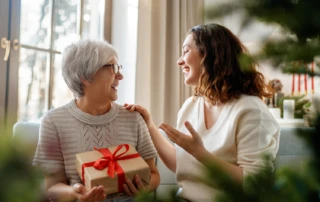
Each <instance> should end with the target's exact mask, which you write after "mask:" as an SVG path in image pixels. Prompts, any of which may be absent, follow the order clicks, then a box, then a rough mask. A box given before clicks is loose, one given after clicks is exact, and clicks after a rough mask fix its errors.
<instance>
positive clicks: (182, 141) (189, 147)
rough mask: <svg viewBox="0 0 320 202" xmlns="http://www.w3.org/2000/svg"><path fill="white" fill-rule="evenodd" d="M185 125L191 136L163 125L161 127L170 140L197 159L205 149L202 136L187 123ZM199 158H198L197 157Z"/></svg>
mask: <svg viewBox="0 0 320 202" xmlns="http://www.w3.org/2000/svg"><path fill="white" fill-rule="evenodd" d="M184 125H185V126H186V128H187V129H188V131H189V132H190V134H191V135H187V134H184V133H181V132H180V131H178V130H176V129H175V128H173V127H172V126H170V125H168V124H165V123H162V124H161V125H160V126H159V127H160V128H161V129H162V130H163V131H164V132H165V133H166V134H167V136H168V138H169V139H170V140H171V141H173V142H174V143H176V144H177V145H179V146H180V147H181V148H183V149H184V150H185V151H187V152H188V153H190V154H191V155H192V156H194V157H196V156H197V154H199V153H200V152H202V151H203V150H204V149H205V148H204V146H203V142H202V140H201V137H200V135H199V134H198V133H197V132H196V131H195V130H194V128H193V127H192V125H191V124H190V123H189V122H188V121H186V122H184ZM196 158H197V157H196Z"/></svg>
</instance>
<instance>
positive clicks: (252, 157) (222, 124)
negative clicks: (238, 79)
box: [176, 95, 280, 202]
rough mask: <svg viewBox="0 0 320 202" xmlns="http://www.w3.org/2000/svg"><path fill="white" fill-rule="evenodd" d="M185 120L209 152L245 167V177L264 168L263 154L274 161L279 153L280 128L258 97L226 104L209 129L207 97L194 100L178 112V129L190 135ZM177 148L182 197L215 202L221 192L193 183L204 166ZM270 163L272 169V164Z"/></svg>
mask: <svg viewBox="0 0 320 202" xmlns="http://www.w3.org/2000/svg"><path fill="white" fill-rule="evenodd" d="M185 121H189V122H190V123H191V124H192V126H193V127H194V128H195V130H196V131H197V132H198V133H199V134H200V136H201V138H202V141H203V143H204V146H205V148H206V149H207V150H208V151H209V152H211V153H212V154H214V155H215V156H216V157H218V158H220V159H222V160H224V161H227V162H229V163H231V164H234V165H237V166H239V167H241V168H243V172H244V176H246V175H248V174H250V173H254V172H257V171H258V170H259V169H260V168H261V167H262V166H263V162H264V161H263V158H262V155H263V154H270V155H271V156H272V157H273V158H275V156H276V153H277V151H278V147H279V135H280V127H279V125H278V123H277V121H276V120H275V119H274V118H273V117H272V115H271V114H270V113H269V110H268V108H267V106H266V105H265V103H264V102H262V101H261V100H260V99H259V98H258V97H255V96H247V95H242V96H241V97H240V99H235V100H233V101H230V102H228V103H226V104H225V106H224V107H223V109H222V112H221V114H220V116H219V118H218V120H217V122H216V123H215V124H214V125H213V126H212V127H211V128H210V129H206V126H205V121H204V98H203V97H197V98H195V101H193V97H191V98H189V99H188V100H186V102H185V103H184V105H183V106H182V108H181V110H180V111H179V114H178V122H177V129H178V130H180V131H182V132H184V133H186V134H190V133H189V131H188V130H187V129H186V128H185V126H184V122H185ZM176 149H177V170H176V180H177V183H178V184H179V186H180V187H181V188H182V192H181V196H182V197H183V198H186V199H188V200H190V201H197V202H198V201H199V202H202V201H211V202H212V201H214V199H215V197H216V195H217V193H218V192H219V191H218V190H217V189H212V188H210V187H208V186H206V185H204V184H203V183H202V182H199V181H196V180H194V179H195V178H194V177H196V178H197V177H204V173H205V170H204V166H203V165H202V164H201V163H200V162H198V161H197V160H196V159H195V158H194V157H193V156H191V155H190V154H189V153H187V152H186V151H184V150H183V149H182V148H180V147H179V146H176ZM268 164H269V166H270V167H271V169H272V168H273V164H272V161H270V162H268ZM211 180H215V179H211Z"/></svg>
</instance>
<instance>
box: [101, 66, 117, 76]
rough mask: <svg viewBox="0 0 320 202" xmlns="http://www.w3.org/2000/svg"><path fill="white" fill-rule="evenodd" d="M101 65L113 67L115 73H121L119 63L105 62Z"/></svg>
mask: <svg viewBox="0 0 320 202" xmlns="http://www.w3.org/2000/svg"><path fill="white" fill-rule="evenodd" d="M102 67H108V68H109V67H113V71H114V73H115V74H117V73H118V72H119V73H121V71H122V65H119V64H105V65H103V66H102Z"/></svg>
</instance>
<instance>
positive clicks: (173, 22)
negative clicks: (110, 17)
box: [135, 0, 204, 126]
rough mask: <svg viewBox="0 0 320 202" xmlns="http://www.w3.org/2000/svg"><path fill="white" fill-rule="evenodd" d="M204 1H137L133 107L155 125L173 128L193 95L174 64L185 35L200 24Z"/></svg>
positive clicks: (179, 69) (202, 17)
mask: <svg viewBox="0 0 320 202" xmlns="http://www.w3.org/2000/svg"><path fill="white" fill-rule="evenodd" d="M203 13H204V12H203V0H140V1H139V11H138V39H137V40H138V41H137V67H136V93H135V103H136V104H140V105H142V106H144V107H146V108H147V109H148V110H149V111H150V113H151V115H152V117H153V119H154V121H155V123H156V124H157V125H159V124H160V123H162V122H165V123H168V124H171V125H173V126H175V125H176V120H177V113H178V111H179V109H180V107H181V106H182V104H183V102H184V101H185V100H186V99H187V98H188V97H190V96H191V95H192V89H191V88H190V87H187V86H185V84H184V78H183V74H182V71H181V68H179V66H178V65H177V60H178V58H179V57H180V54H181V46H182V43H183V41H184V39H185V37H186V33H187V31H188V30H189V29H190V28H191V27H193V26H195V25H198V24H202V23H203V19H204V16H203Z"/></svg>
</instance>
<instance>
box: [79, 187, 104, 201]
mask: <svg viewBox="0 0 320 202" xmlns="http://www.w3.org/2000/svg"><path fill="white" fill-rule="evenodd" d="M73 190H74V191H75V192H76V194H75V195H76V197H77V199H79V200H80V201H82V202H93V201H101V200H103V199H105V198H106V196H107V195H106V194H105V193H104V189H103V186H101V185H100V186H98V187H93V188H92V189H91V190H87V189H86V187H85V186H83V185H82V184H80V183H76V184H74V185H73Z"/></svg>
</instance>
